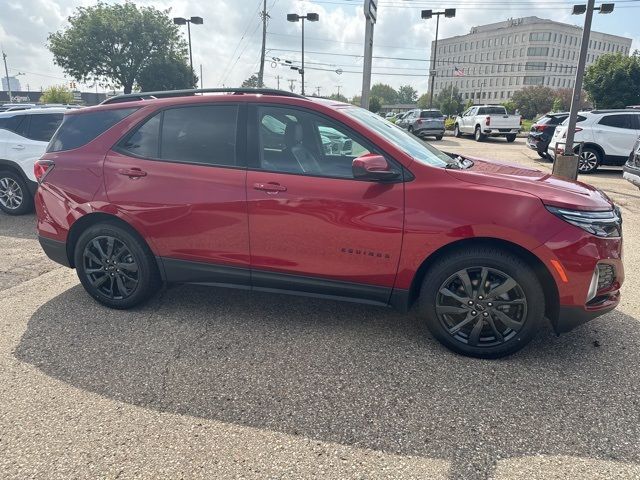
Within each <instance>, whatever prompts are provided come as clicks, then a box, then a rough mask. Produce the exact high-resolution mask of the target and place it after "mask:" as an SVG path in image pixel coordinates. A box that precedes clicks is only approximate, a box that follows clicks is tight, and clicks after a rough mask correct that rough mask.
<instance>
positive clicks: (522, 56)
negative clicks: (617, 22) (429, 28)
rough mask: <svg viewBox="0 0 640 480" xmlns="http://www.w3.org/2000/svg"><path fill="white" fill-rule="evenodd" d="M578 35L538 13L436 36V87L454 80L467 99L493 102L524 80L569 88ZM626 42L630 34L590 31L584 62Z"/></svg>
mask: <svg viewBox="0 0 640 480" xmlns="http://www.w3.org/2000/svg"><path fill="white" fill-rule="evenodd" d="M581 40H582V28H581V27H577V26H575V25H568V24H565V23H560V22H555V21H552V20H545V19H541V18H538V17H524V18H515V19H509V20H507V21H504V22H498V23H492V24H490V25H483V26H479V27H473V28H472V29H471V32H470V33H469V34H467V35H460V36H456V37H450V38H444V39H439V40H438V54H437V59H436V60H437V65H436V79H435V88H434V92H435V94H436V95H437V94H438V92H439V91H440V90H442V89H444V88H447V87H448V86H450V85H452V84H453V85H454V86H456V87H457V88H458V90H459V92H460V93H461V95H462V98H463V100H465V101H466V100H469V99H471V100H473V101H474V102H475V103H488V104H492V103H494V104H497V103H501V102H505V101H507V100H508V99H509V98H511V97H512V96H513V94H514V92H516V91H518V90H521V89H522V88H524V87H528V86H534V85H545V86H547V87H551V88H573V83H574V79H575V71H576V67H577V65H578V55H579V52H580V43H581ZM630 48H631V39H630V38H625V37H620V36H617V35H610V34H607V33H599V32H593V31H592V32H591V39H590V41H589V50H588V53H587V65H590V64H592V63H593V62H594V61H595V60H596V59H597V58H598V57H599V56H601V55H604V54H605V53H615V52H620V53H622V54H624V55H629V49H630ZM433 55H434V42H432V44H431V58H433Z"/></svg>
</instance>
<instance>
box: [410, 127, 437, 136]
mask: <svg viewBox="0 0 640 480" xmlns="http://www.w3.org/2000/svg"><path fill="white" fill-rule="evenodd" d="M414 133H415V134H416V135H444V128H416V129H415V130H414Z"/></svg>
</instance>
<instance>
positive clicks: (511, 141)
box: [506, 134, 516, 143]
mask: <svg viewBox="0 0 640 480" xmlns="http://www.w3.org/2000/svg"><path fill="white" fill-rule="evenodd" d="M506 138H507V142H509V143H513V142H515V141H516V136H515V134H514V135H507V137H506Z"/></svg>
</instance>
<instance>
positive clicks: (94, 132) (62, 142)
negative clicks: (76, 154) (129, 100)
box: [47, 108, 137, 152]
mask: <svg viewBox="0 0 640 480" xmlns="http://www.w3.org/2000/svg"><path fill="white" fill-rule="evenodd" d="M136 110H137V108H120V109H117V110H99V111H96V112H91V113H80V114H78V115H66V116H65V117H64V120H63V121H62V125H60V128H59V129H58V131H57V132H56V134H55V135H54V136H53V138H52V139H51V141H50V142H49V146H48V147H47V152H60V151H63V150H73V149H74V148H78V147H81V146H83V145H86V144H87V143H89V142H90V141H92V140H93V139H95V138H96V137H97V136H98V135H100V134H102V133H104V132H106V131H107V130H109V129H110V128H111V127H113V126H114V125H115V124H116V123H118V122H119V121H120V120H122V119H123V118H125V117H128V116H129V115H131V114H132V113H133V112H135V111H136Z"/></svg>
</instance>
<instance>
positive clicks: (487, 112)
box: [453, 105, 522, 142]
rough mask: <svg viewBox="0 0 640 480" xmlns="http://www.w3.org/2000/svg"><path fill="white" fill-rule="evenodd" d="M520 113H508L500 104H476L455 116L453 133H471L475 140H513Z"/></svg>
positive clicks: (518, 131)
mask: <svg viewBox="0 0 640 480" xmlns="http://www.w3.org/2000/svg"><path fill="white" fill-rule="evenodd" d="M521 125H522V124H521V118H520V115H509V114H507V109H506V108H504V107H503V106H501V105H476V106H474V107H471V108H469V109H467V111H465V112H464V113H463V114H462V115H458V116H457V117H456V123H455V125H454V127H453V135H454V136H456V137H460V136H462V135H466V134H468V135H473V136H474V138H475V139H476V142H482V141H483V140H484V139H486V138H487V137H505V138H506V139H507V142H513V141H514V140H515V139H516V135H517V134H518V133H520V129H521Z"/></svg>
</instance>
